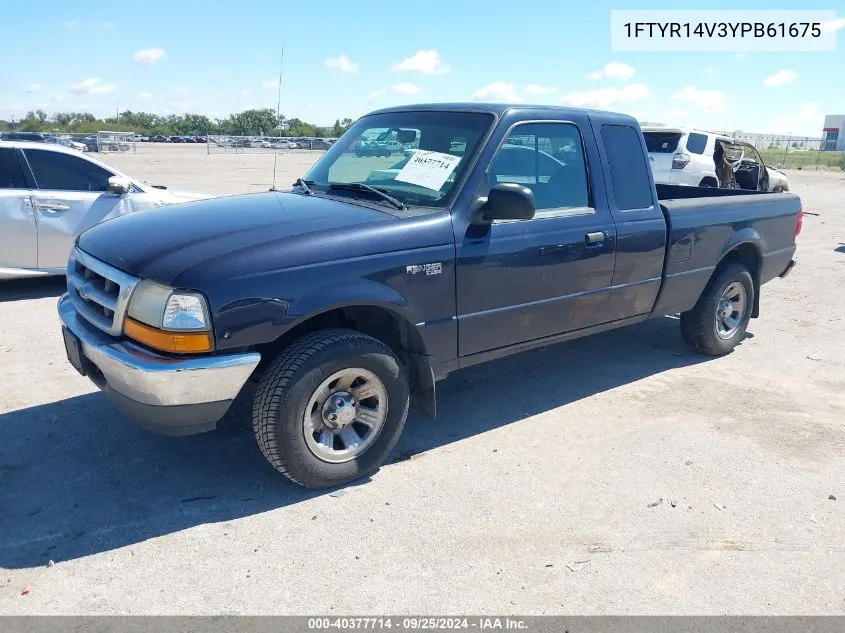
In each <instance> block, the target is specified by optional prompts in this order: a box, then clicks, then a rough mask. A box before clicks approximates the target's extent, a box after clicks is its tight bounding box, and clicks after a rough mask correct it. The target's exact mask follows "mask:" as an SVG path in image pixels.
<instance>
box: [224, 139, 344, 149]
mask: <svg viewBox="0 0 845 633" xmlns="http://www.w3.org/2000/svg"><path fill="white" fill-rule="evenodd" d="M336 140H337V139H332V138H307V137H286V136H260V137H255V136H218V137H212V138H211V141H212V142H213V143H214V144H215V145H217V146H218V147H226V148H229V147H232V148H239V147H252V148H258V149H311V150H315V149H316V150H324V151H325V150H327V149H329V148H331V146H332V145H333V144H334V142H335V141H336Z"/></svg>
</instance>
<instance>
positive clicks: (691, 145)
mask: <svg viewBox="0 0 845 633" xmlns="http://www.w3.org/2000/svg"><path fill="white" fill-rule="evenodd" d="M642 131H643V136H644V137H645V144H646V148H647V149H648V157H649V160H650V161H651V172H652V174H653V175H654V182H655V183H657V184H659V185H688V186H691V187H718V186H719V180H718V178H717V177H716V162H715V161H714V159H713V154H714V152H715V150H716V144H717V142H719V143H720V144H721V145H722V147H723V148H724V150H725V156H726V158H727V160H728V162H729V163H730V165H731V169H732V171H733V182H732V184H731V185H729V186H732V187H736V188H738V189H746V190H751V191H789V180H787V178H786V176H785V175H784V174H783V172H780V171H778V170H776V169H772V168H771V167H769V166H767V165H766V164H765V162H764V160H763V157H762V156H760V152H758V151H757V150H756V149H755V148H754V146H753V145H749V144H748V143H745V142H743V141H737V140H734V139H733V138H731V137H729V136H725V135H723V134H719V133H717V132H707V131H705V130H698V129H694V128H667V127H652V126H643V127H642Z"/></svg>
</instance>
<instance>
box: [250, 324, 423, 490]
mask: <svg viewBox="0 0 845 633" xmlns="http://www.w3.org/2000/svg"><path fill="white" fill-rule="evenodd" d="M338 374H342V376H341V378H339V379H337V380H336V381H334V382H328V381H331V380H332V378H333V376H336V375H338ZM354 374H362V375H364V376H366V377H368V380H367V381H364V382H358V381H359V380H361V379H360V378H358V379H355V382H352V383H350V386H349V387H348V391H346V390H345V389H339V388H338V389H335V388H334V387H330V386H329V387H324V385H326V384H327V383H328V385H332V384H334V385H339V384H340V382H338V381H340V380H342V379H343V378H344V377H345V376H348V375H354ZM356 384H358V385H359V387H354V385H356ZM361 384H364V385H367V384H370V385H371V389H374V390H375V391H376V392H377V393H378V395H376V396H374V397H370V398H365V399H362V400H360V401H358V402H356V401H355V399H354V396H355V394H356V393H360V394H362V398H364V394H365V392H364V391H358V390H360V389H361V387H360V385H361ZM326 389H328V390H329V391H331V395H330V396H329V397H328V398H325V399H324V400H323V401H321V400H319V398H318V393H325V392H326ZM336 396H337V398H336ZM315 398H318V399H317V400H316V401H315V400H314V399H315ZM343 398H347V399H348V400H347V401H346V403H345V406H346V407H347V408H346V409H332V408H331V407H333V403H334V402H337V403H339V402H340V401H341V399H343ZM408 398H409V387H408V378H407V375H406V373H405V370H404V368H403V367H402V365H401V364H400V363H399V360H398V359H397V358H396V356H395V355H394V354H393V352H392V351H391V349H390V348H389V347H387V346H386V345H385V344H383V343H382V342H381V341H378V340H376V339H374V338H372V337H369V336H366V335H365V334H362V333H360V332H356V331H354V330H346V329H339V328H337V329H329V330H320V331H318V332H313V333H311V334H307V335H306V336H303V337H302V338H300V339H298V340H296V341H294V342H293V343H291V344H290V345H289V346H288V347H287V348H285V349H284V350H283V351H282V352H281V354H280V355H279V356H278V357H277V358H276V359H275V360H274V361H273V363H272V364H271V365H270V366H269V367H268V369H267V371H266V373H265V374H264V376H263V377H262V379H261V381H260V382H259V385H258V389H257V391H256V394H255V399H254V401H253V409H252V427H253V432H254V433H255V437H256V440H257V441H258V446H259V448H260V449H261V452H262V453H263V454H264V457H265V458H267V461H269V462H270V464H271V465H272V466H273V468H275V469H276V470H278V471H279V472H280V473H282V474H283V475H285V476H286V477H288V478H289V479H291V480H292V481H294V482H296V483H298V484H300V485H302V486H305V487H307V488H330V487H333V486H339V485H342V484H346V483H349V482H350V481H354V480H356V479H359V478H361V477H365V476H367V475H369V474H371V473H373V472H374V471H376V470H378V468H379V467H380V466H381V465H382V463H383V462H384V460H385V459H386V458H387V457H388V455H389V454H390V452H391V451H392V450H393V448H394V446H396V442H397V441H398V440H399V436H400V435H401V434H402V429H403V428H404V426H405V419H406V418H407V416H408ZM320 402H322V403H323V404H322V405H320ZM350 403H351V404H350ZM373 403H378V404H377V406H374V408H371V407H373ZM382 404H383V405H384V408H385V409H386V410H385V411H383V412H381V408H380V407H381V406H382ZM327 407H328V409H327ZM349 407H351V411H352V413H350V408H349ZM309 409H310V410H311V415H310V416H306V411H307V410H309ZM365 409H369V412H370V415H369V416H366V417H371V416H374V417H375V418H379V419H381V422H380V423H378V424H374V425H373V426H371V427H368V426H366V425H365V426H361V424H363V423H362V422H361V423H359V421H358V420H359V418H360V416H361V412H362V411H364V410H365ZM326 411H329V413H326ZM331 411H337V414H336V415H335V420H336V421H335V422H334V424H341V423H342V422H343V421H344V420H342V419H341V420H339V421H338V419H339V418H340V417H342V416H343V415H353V414H354V416H355V417H354V419H353V420H352V421H351V422H349V421H348V420H346V421H347V423H348V425H349V426H348V427H347V428H350V429H353V430H354V432H355V436H359V435H360V437H359V439H361V440H362V441H361V442H360V444H354V443H353V444H352V445H351V447H350V446H348V445H346V444H345V443H344V442H343V441H341V440H342V439H343V437H339V438H337V439H334V440H330V441H329V442H328V445H327V443H326V442H324V441H323V439H322V438H323V437H324V434H325V433H328V434H329V435H335V434H339V433H345V432H346V428H343V429H335V430H331V429H329V428H328V427H327V426H323V425H327V424H330V423H329V422H328V418H330V417H331V415H332V413H331ZM373 411H375V412H376V413H373ZM344 412H345V413H344ZM309 419H310V420H311V424H313V425H315V426H312V427H310V428H316V429H317V430H315V431H314V432H311V433H310V436H311V439H310V440H308V439H306V438H307V436H308V435H309V431H308V428H309V426H308V425H309ZM315 420H316V422H315ZM376 427H378V429H377V430H375V431H373V430H372V429H375V428H376ZM368 428H369V429H370V430H369V431H368V430H367V429H368ZM320 429H321V430H320ZM370 432H372V433H373V434H374V435H373V437H372V438H370V436H369V435H368V434H367V433H370ZM317 438H319V439H317ZM367 442H369V444H368V445H367ZM337 446H340V449H338V450H335V448H336V447H337ZM359 446H360V447H361V448H357V447H359ZM355 450H362V452H360V453H358V454H355ZM344 451H345V452H344ZM338 459H344V460H345V461H341V462H337V461H334V462H332V461H327V460H338Z"/></svg>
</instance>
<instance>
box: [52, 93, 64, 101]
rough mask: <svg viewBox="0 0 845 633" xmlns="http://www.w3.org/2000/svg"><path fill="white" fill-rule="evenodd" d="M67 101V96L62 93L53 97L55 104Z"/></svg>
mask: <svg viewBox="0 0 845 633" xmlns="http://www.w3.org/2000/svg"><path fill="white" fill-rule="evenodd" d="M64 100H65V96H64V95H63V94H62V93H61V92H57V93H56V94H54V95H53V102H54V103H61V102H62V101H64Z"/></svg>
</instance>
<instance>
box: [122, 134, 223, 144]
mask: <svg viewBox="0 0 845 633" xmlns="http://www.w3.org/2000/svg"><path fill="white" fill-rule="evenodd" d="M134 139H135V141H137V142H138V143H208V137H206V136H190V135H188V136H185V135H182V136H165V135H163V134H153V135H152V136H139V135H137V134H136V135H135V137H134Z"/></svg>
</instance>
